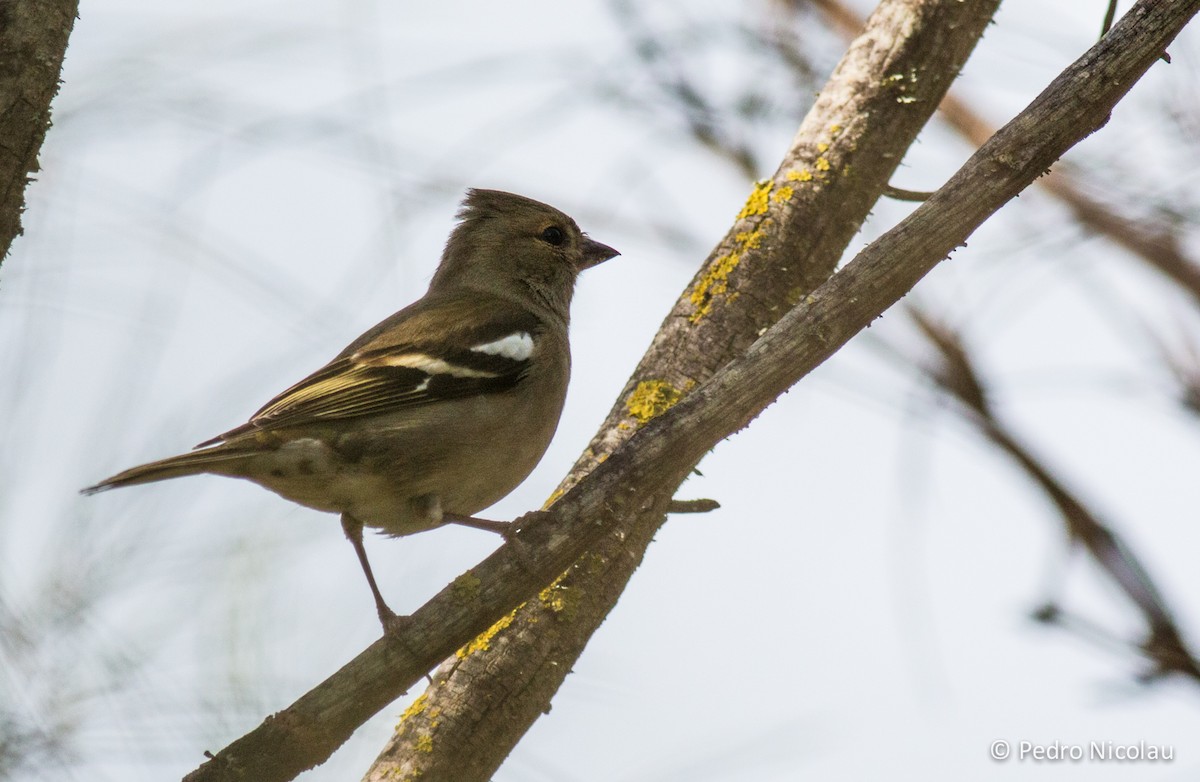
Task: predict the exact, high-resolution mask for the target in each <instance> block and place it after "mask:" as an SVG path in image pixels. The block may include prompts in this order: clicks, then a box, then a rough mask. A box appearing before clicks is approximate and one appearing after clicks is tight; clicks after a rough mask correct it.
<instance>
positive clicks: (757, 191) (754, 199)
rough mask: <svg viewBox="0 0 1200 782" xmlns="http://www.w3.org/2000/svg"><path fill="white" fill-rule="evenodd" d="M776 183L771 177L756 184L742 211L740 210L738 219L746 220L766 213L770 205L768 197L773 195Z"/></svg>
mask: <svg viewBox="0 0 1200 782" xmlns="http://www.w3.org/2000/svg"><path fill="white" fill-rule="evenodd" d="M774 185H775V183H774V182H772V181H771V180H770V179H764V180H763V181H761V182H759V183H758V184H756V185H755V186H754V191H753V192H752V193H750V197H749V198H748V199H746V205H745V206H743V207H742V211H740V212H738V219H739V220H744V219H746V218H747V217H750V216H752V215H765V214H766V213H767V206H768V205H769V204H768V201H767V198H768V197H769V196H770V195H771V188H772V187H774Z"/></svg>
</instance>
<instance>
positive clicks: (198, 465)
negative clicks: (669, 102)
mask: <svg viewBox="0 0 1200 782" xmlns="http://www.w3.org/2000/svg"><path fill="white" fill-rule="evenodd" d="M250 454H251V451H248V450H244V449H241V448H229V447H227V446H218V447H216V448H207V449H204V450H202V451H195V452H193V453H185V454H180V455H179V456H172V457H170V458H169V459H159V460H158V461H157V462H150V463H149V464H142V465H139V466H137V467H131V468H129V469H128V470H126V471H125V472H120V473H117V474H116V475H114V476H112V477H111V478H105V479H104V480H102V481H100V482H99V483H97V484H96V485H95V486H88V487H87V488H86V489H81V490H80V491H81V493H83V494H95V493H96V492H101V491H107V490H109V489H118V488H120V487H122V486H133V485H135V484H138V483H153V482H154V481H165V480H167V479H168V478H178V477H180V476H182V475H198V474H200V473H206V472H211V473H218V474H221V475H236V474H237V471H236V467H235V465H236V464H237V463H238V462H240V461H242V460H244V459H245V458H246V457H247V456H249V455H250Z"/></svg>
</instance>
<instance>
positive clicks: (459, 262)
mask: <svg viewBox="0 0 1200 782" xmlns="http://www.w3.org/2000/svg"><path fill="white" fill-rule="evenodd" d="M457 218H458V223H457V225H456V226H455V227H454V229H453V231H452V232H451V234H450V237H449V239H448V240H447V242H446V246H445V249H444V251H443V253H442V257H441V262H440V263H439V265H438V267H437V270H436V271H435V272H434V274H433V277H432V279H431V280H430V283H429V288H428V291H427V292H426V293H425V295H424V296H422V297H421V298H420V299H418V300H417V301H415V302H413V303H412V304H410V305H409V306H407V307H405V308H404V309H402V310H400V311H399V312H397V313H395V314H394V315H392V316H390V317H388V318H386V319H385V320H383V321H382V322H380V323H379V324H378V325H376V326H374V327H373V328H371V329H368V330H367V331H366V332H365V333H364V334H363V335H362V336H360V337H358V338H357V339H355V340H354V341H353V342H351V343H350V344H349V345H348V346H347V347H346V348H345V349H344V350H343V351H342V352H340V353H339V354H338V355H337V356H335V357H334V358H333V360H332V361H330V362H329V363H328V364H326V365H325V366H323V367H321V368H320V369H318V370H317V371H316V372H313V373H312V374H311V375H309V376H308V377H306V378H304V379H303V380H301V381H299V382H298V383H296V384H295V385H293V386H291V387H290V388H288V389H287V390H285V391H283V392H282V393H280V394H279V395H277V396H276V397H274V398H273V399H271V401H269V402H267V403H266V404H265V405H263V407H262V408H260V409H259V410H258V412H256V413H255V414H254V415H253V416H251V417H250V420H249V421H247V422H246V423H244V424H242V425H241V426H238V427H235V428H233V429H230V430H229V431H227V432H225V433H223V434H220V435H218V436H216V437H213V438H212V439H210V440H206V441H204V442H203V443H200V444H199V445H197V446H196V447H195V449H193V450H192V451H191V452H189V453H184V454H181V455H178V456H172V457H170V458H167V459H161V460H158V461H153V462H149V463H148V464H143V465H140V466H137V467H133V468H131V469H128V470H125V471H124V472H120V473H118V474H116V475H113V476H112V477H110V478H106V479H105V480H103V481H100V482H99V483H97V484H95V485H93V486H89V487H87V488H86V489H83V493H84V494H94V493H96V492H101V491H105V490H108V489H114V488H118V487H123V486H132V485H135V484H143V483H150V482H154V481H161V480H167V479H170V478H177V477H181V476H185V475H196V474H203V473H209V474H214V475H221V476H227V477H232V478H242V479H245V480H249V481H252V482H254V483H256V484H258V485H260V486H262V487H264V488H266V489H269V490H270V491H273V492H275V493H276V494H278V495H280V496H282V497H284V498H286V499H288V500H291V501H292V502H295V503H299V504H300V505H303V506H306V507H309V508H315V509H317V510H320V511H326V512H330V513H338V514H340V515H341V522H342V529H343V532H344V534H345V536H346V537H347V538H348V539H349V540H350V543H351V544H352V545H353V547H354V551H355V553H356V554H357V557H358V560H359V563H360V565H361V567H362V570H363V573H364V575H365V576H366V579H367V584H368V586H369V587H370V590H371V594H372V596H373V598H374V600H375V608H376V612H377V613H378V615H379V620H380V622H381V624H382V626H383V630H384V633H385V634H389V633H395V632H397V631H398V630H399V629H400V628H402V627H403V625H404V624H405V622H406V621H407V617H404V616H400V615H397V614H396V613H395V612H394V611H392V610H391V608H389V607H388V605H387V603H386V602H384V599H383V596H382V594H381V592H380V589H379V586H378V584H377V582H376V580H375V575H374V573H373V572H372V570H371V565H370V562H369V561H368V559H367V553H366V549H365V547H364V545H363V528H364V527H370V528H372V529H375V530H379V531H381V532H382V533H384V534H385V535H389V536H392V537H402V536H405V535H412V534H414V533H417V532H422V531H425V530H430V529H433V528H435V527H438V526H441V525H442V524H446V523H455V524H462V525H466V526H470V527H477V528H481V529H486V530H490V531H493V532H499V533H501V534H503V535H505V537H506V538H507V537H509V536H510V534H511V531H512V527H511V526H510V523H508V522H501V521H491V520H488V519H482V518H477V517H476V516H475V514H476V513H478V512H480V511H481V510H483V509H485V508H487V507H489V506H491V505H493V504H494V503H496V502H497V501H498V500H500V499H501V498H503V497H505V496H506V495H508V494H509V493H510V492H511V491H512V490H513V489H515V488H516V487H517V486H518V485H519V484H520V483H521V482H522V481H524V480H525V478H526V477H527V476H528V475H529V473H531V472H532V471H533V468H534V467H535V466H536V465H537V463H538V462H539V461H540V460H541V458H542V456H543V455H544V454H545V452H546V449H547V448H548V447H549V445H550V441H551V439H552V438H553V436H554V432H555V430H556V429H557V427H558V421H559V418H560V416H561V414H562V409H563V403H564V401H565V399H566V393H567V384H568V381H569V379H570V371H571V351H570V343H569V340H568V325H569V323H570V305H571V299H572V296H573V293H574V290H575V283H576V279H577V278H578V276H579V274H580V272H582V271H584V270H586V269H589V268H591V267H593V266H596V265H598V264H600V263H603V262H604V261H607V260H609V259H610V258H613V257H614V256H617V255H619V253H618V252H617V251H616V250H614V249H613V248H611V247H609V246H608V245H606V244H602V243H600V242H598V241H596V240H594V239H591V238H590V237H588V236H587V234H585V233H584V232H582V231H581V230H580V229H579V226H578V225H577V224H576V222H575V221H574V220H573V219H571V218H570V217H568V216H567V215H566V214H564V213H563V212H561V211H559V210H558V209H555V208H554V207H552V206H549V205H547V204H544V203H541V202H539V201H535V200H533V199H531V198H527V197H525V196H521V195H516V194H514V193H507V192H503V191H500V190H485V189H470V190H468V191H467V192H466V196H465V197H464V199H463V201H462V204H461V207H460V209H459V211H458V213H457Z"/></svg>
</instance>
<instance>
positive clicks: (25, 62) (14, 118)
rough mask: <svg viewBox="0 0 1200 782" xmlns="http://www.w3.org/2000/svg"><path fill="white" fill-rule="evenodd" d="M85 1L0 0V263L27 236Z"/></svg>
mask: <svg viewBox="0 0 1200 782" xmlns="http://www.w3.org/2000/svg"><path fill="white" fill-rule="evenodd" d="M78 13H79V0H6V2H3V3H0V264H2V263H3V262H4V257H5V256H6V255H8V249H9V247H11V246H12V242H13V239H15V238H17V236H19V235H20V234H21V213H22V212H24V211H25V186H26V185H27V184H28V183H29V181H30V178H31V175H32V174H34V173H36V172H37V170H38V159H37V158H38V152H39V151H40V150H41V148H42V141H43V140H44V139H45V138H46V130H47V129H48V128H49V127H50V101H51V99H53V98H54V96H55V94H57V93H58V79H59V74H60V73H61V71H62V62H63V55H64V54H65V53H66V51H67V38H68V37H69V36H70V35H71V28H72V27H73V26H74V24H75V17H76V16H77V15H78Z"/></svg>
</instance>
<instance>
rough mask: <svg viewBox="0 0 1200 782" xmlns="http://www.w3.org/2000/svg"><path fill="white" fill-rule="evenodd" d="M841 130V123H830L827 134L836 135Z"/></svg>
mask: <svg viewBox="0 0 1200 782" xmlns="http://www.w3.org/2000/svg"><path fill="white" fill-rule="evenodd" d="M841 132H842V126H841V125H836V124H835V125H830V126H829V135H831V136H836V135H837V134H839V133H841Z"/></svg>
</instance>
